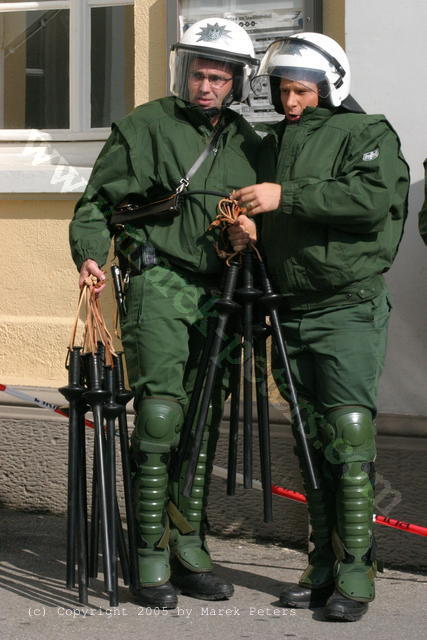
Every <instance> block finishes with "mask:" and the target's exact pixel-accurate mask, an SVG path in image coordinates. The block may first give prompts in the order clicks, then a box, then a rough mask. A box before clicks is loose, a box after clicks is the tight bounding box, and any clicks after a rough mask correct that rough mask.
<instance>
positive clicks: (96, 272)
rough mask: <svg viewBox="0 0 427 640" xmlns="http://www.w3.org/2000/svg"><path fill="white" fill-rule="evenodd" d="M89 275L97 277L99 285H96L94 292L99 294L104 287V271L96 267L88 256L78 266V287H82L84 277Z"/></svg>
mask: <svg viewBox="0 0 427 640" xmlns="http://www.w3.org/2000/svg"><path fill="white" fill-rule="evenodd" d="M89 276H95V278H97V279H98V282H99V283H102V284H100V285H99V287H96V292H97V293H98V294H99V293H101V291H102V290H103V289H104V287H105V273H104V272H103V271H102V270H101V269H100V268H99V267H98V265H97V263H96V262H95V260H91V259H90V258H88V259H87V260H85V261H84V262H83V264H82V266H81V267H80V278H79V287H80V289H82V287H84V284H85V280H86V278H88V277H89Z"/></svg>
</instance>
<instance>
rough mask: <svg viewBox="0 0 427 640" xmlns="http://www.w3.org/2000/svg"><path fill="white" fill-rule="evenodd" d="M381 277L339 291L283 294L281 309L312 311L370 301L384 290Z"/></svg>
mask: <svg viewBox="0 0 427 640" xmlns="http://www.w3.org/2000/svg"><path fill="white" fill-rule="evenodd" d="M385 287H386V285H385V281H384V278H383V276H382V275H376V276H374V277H372V278H367V279H366V280H361V281H359V282H355V283H353V284H352V285H349V286H348V287H345V288H344V289H342V290H340V291H335V292H334V291H322V292H318V291H307V292H304V294H285V295H284V296H283V303H282V305H281V306H282V309H284V310H287V311H312V310H315V309H321V308H324V307H340V306H349V305H352V304H356V303H358V302H364V301H368V300H372V299H373V298H375V297H376V296H378V295H379V294H380V293H382V292H383V291H384V289H385Z"/></svg>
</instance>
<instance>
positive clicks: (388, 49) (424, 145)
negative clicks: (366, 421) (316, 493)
mask: <svg viewBox="0 0 427 640" xmlns="http://www.w3.org/2000/svg"><path fill="white" fill-rule="evenodd" d="M345 5H346V7H345V8H346V12H345V42H346V50H347V54H348V56H349V58H350V63H351V65H352V93H353V95H354V97H355V98H356V99H357V100H358V101H359V102H360V103H361V104H362V105H363V106H364V108H365V109H366V110H367V111H368V112H370V113H384V114H386V116H387V118H388V119H389V120H390V122H391V124H392V125H393V126H394V127H395V129H396V130H397V132H398V134H399V136H400V138H401V141H402V149H403V153H404V155H405V157H406V160H407V161H408V163H409V166H410V170H411V190H410V196H409V216H408V221H407V224H406V229H405V233H404V237H403V241H402V243H401V246H400V249H399V252H398V255H397V259H396V262H395V264H394V265H393V267H392V269H391V270H390V272H389V275H388V278H387V280H388V283H389V288H390V291H391V295H392V302H393V312H392V316H391V318H392V319H391V325H390V333H389V346H388V353H387V360H386V367H385V371H384V374H383V377H382V382H381V395H380V405H379V407H380V410H381V411H383V412H386V413H399V414H413V415H423V416H425V415H427V393H426V391H425V380H426V375H427V370H426V355H427V333H426V331H425V322H426V317H427V296H426V295H425V289H426V284H425V283H426V280H427V249H426V247H425V246H424V244H423V242H422V240H421V238H420V235H419V233H418V211H419V210H420V208H421V203H422V200H423V198H424V174H423V160H424V158H425V157H426V156H427V138H426V122H425V111H426V107H425V105H426V102H427V95H426V94H427V85H426V82H425V78H426V71H425V66H426V62H425V61H426V58H427V45H426V38H425V25H426V21H427V2H425V0H413V1H412V2H410V3H409V4H408V3H404V2H401V0H376V2H372V1H371V0H358V2H354V1H352V0H347V1H346V3H345Z"/></svg>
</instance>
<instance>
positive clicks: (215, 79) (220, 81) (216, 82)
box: [190, 71, 233, 89]
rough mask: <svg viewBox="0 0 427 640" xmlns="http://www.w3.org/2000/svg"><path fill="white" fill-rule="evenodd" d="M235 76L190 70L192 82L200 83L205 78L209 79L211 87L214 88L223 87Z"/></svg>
mask: <svg viewBox="0 0 427 640" xmlns="http://www.w3.org/2000/svg"><path fill="white" fill-rule="evenodd" d="M232 79H233V78H232V77H230V78H225V77H224V76H217V75H216V74H213V73H212V74H211V73H210V74H209V75H205V74H204V73H202V72H201V71H190V80H191V82H195V83H200V82H203V80H207V81H208V82H209V84H210V85H211V87H213V88H214V89H221V88H222V87H224V86H225V85H226V84H227V82H230V80H232Z"/></svg>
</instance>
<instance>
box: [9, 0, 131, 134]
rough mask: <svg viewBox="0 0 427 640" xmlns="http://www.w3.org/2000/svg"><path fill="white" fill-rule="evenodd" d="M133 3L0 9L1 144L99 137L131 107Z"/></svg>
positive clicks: (81, 0) (52, 2)
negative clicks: (42, 135)
mask: <svg viewBox="0 0 427 640" xmlns="http://www.w3.org/2000/svg"><path fill="white" fill-rule="evenodd" d="M133 40H134V27H133V0H42V1H40V2H21V1H19V0H15V1H13V2H2V3H1V4H0V140H1V139H3V140H26V139H28V138H29V137H30V136H31V135H34V133H33V134H31V132H30V131H29V130H32V131H33V132H34V129H36V130H42V131H46V132H47V133H49V134H50V135H49V138H50V139H59V138H62V139H93V138H97V137H98V138H102V137H105V136H106V131H107V129H108V130H109V127H110V124H111V122H112V121H113V120H115V119H117V118H120V117H122V116H124V115H125V114H126V113H128V112H129V111H130V110H131V109H132V107H133V101H134V83H133V75H134V60H133V58H134V42H133Z"/></svg>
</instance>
